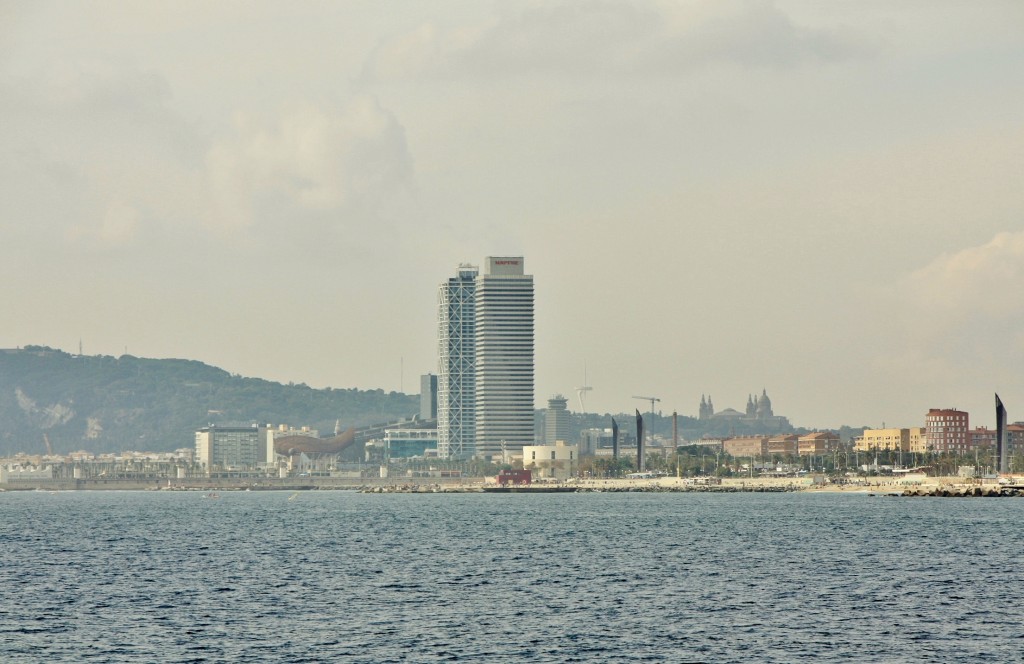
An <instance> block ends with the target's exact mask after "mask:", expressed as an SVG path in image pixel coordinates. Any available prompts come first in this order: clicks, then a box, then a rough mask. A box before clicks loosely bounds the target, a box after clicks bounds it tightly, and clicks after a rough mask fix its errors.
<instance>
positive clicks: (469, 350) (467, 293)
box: [437, 264, 479, 459]
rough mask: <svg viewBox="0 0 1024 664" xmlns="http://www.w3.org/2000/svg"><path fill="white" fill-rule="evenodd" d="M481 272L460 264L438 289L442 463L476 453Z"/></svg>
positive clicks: (439, 432) (439, 439) (438, 385)
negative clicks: (479, 274) (477, 329)
mask: <svg viewBox="0 0 1024 664" xmlns="http://www.w3.org/2000/svg"><path fill="white" fill-rule="evenodd" d="M478 272H479V270H478V269H477V268H476V267H475V266H472V265H465V264H463V265H460V266H459V269H458V270H457V271H456V274H455V276H454V277H452V278H451V279H448V281H446V282H444V283H443V284H441V286H440V288H439V289H438V298H437V299H438V335H437V336H438V345H439V348H438V351H439V353H438V377H437V455H438V456H439V457H441V458H442V459H467V458H469V457H471V456H473V454H474V453H475V445H474V437H475V431H476V427H475V421H476V415H475V407H476V383H475V373H474V369H475V366H476V362H475V357H476V332H475V330H476V297H475V294H476V278H477V274H478Z"/></svg>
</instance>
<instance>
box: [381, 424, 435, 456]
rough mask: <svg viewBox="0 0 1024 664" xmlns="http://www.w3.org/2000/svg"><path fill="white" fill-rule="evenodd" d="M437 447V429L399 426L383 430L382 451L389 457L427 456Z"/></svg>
mask: <svg viewBox="0 0 1024 664" xmlns="http://www.w3.org/2000/svg"><path fill="white" fill-rule="evenodd" d="M436 449H437V429H436V428H435V427H427V428H418V429H417V428H401V429H386V430H385V431H384V451H385V454H386V455H387V458H389V459H408V458H410V457H424V456H428V451H430V450H435V451H436Z"/></svg>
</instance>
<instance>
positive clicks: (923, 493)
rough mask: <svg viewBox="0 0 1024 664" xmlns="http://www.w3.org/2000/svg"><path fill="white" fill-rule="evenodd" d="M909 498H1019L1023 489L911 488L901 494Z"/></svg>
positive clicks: (1014, 487)
mask: <svg viewBox="0 0 1024 664" xmlns="http://www.w3.org/2000/svg"><path fill="white" fill-rule="evenodd" d="M901 495H903V496H906V497H911V498H1020V497H1024V487H1018V486H947V487H942V486H939V487H913V488H910V489H904V490H903V493H902V494H901Z"/></svg>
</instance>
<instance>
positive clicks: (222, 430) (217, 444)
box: [195, 425, 266, 472]
mask: <svg viewBox="0 0 1024 664" xmlns="http://www.w3.org/2000/svg"><path fill="white" fill-rule="evenodd" d="M261 439H262V441H263V444H262V445H261ZM195 440H196V461H197V462H198V463H200V464H202V465H203V466H205V467H206V470H207V472H209V471H210V470H213V469H219V470H227V469H242V468H255V467H256V465H257V464H258V463H260V458H261V456H265V454H266V451H265V450H266V442H265V441H266V429H263V430H261V429H260V428H259V427H258V426H256V425H252V426H248V427H225V426H216V425H210V426H208V427H203V428H202V429H199V430H198V431H196V436H195Z"/></svg>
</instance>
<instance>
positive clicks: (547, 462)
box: [523, 440, 635, 480]
mask: <svg viewBox="0 0 1024 664" xmlns="http://www.w3.org/2000/svg"><path fill="white" fill-rule="evenodd" d="M634 454H635V452H634ZM579 467H580V448H579V446H578V445H566V444H565V442H564V441H561V440H559V441H557V442H556V443H555V444H554V445H524V446H523V468H525V469H527V470H532V471H533V476H534V477H535V478H541V477H551V478H554V479H559V480H564V479H568V478H570V477H574V476H575V475H577V474H578V472H579Z"/></svg>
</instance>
